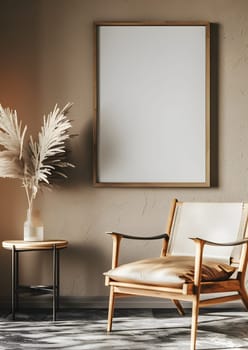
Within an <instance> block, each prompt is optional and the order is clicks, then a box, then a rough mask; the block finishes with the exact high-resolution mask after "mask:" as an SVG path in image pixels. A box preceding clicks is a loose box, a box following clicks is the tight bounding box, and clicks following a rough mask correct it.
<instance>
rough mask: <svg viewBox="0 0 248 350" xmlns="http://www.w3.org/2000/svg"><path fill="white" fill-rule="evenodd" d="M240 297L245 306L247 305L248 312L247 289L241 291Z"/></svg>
mask: <svg viewBox="0 0 248 350" xmlns="http://www.w3.org/2000/svg"><path fill="white" fill-rule="evenodd" d="M239 295H240V297H241V300H242V301H243V304H244V305H245V307H246V309H247V310H248V295H247V292H246V290H245V289H243V288H242V289H240V291H239Z"/></svg>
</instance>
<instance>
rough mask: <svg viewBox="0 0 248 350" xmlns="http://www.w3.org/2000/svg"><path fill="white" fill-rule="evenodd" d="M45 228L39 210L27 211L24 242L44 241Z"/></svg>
mask: <svg viewBox="0 0 248 350" xmlns="http://www.w3.org/2000/svg"><path fill="white" fill-rule="evenodd" d="M43 240H44V227H43V223H42V221H41V218H40V212H39V210H34V209H33V210H30V209H28V210H27V219H26V221H25V222H24V241H43Z"/></svg>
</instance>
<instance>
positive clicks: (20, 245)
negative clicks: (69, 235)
mask: <svg viewBox="0 0 248 350" xmlns="http://www.w3.org/2000/svg"><path fill="white" fill-rule="evenodd" d="M54 245H56V248H57V249H62V248H66V247H67V245H68V241H66V240H63V239H62V240H61V239H55V240H52V239H51V240H47V241H21V240H19V241H12V240H11V241H3V242H2V247H3V248H5V249H13V247H14V246H15V249H18V250H22V249H25V250H29V249H30V250H35V249H37V250H41V249H53V247H54Z"/></svg>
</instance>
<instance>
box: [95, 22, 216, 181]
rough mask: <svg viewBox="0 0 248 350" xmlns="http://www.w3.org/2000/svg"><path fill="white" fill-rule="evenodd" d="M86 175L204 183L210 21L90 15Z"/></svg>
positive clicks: (207, 160)
mask: <svg viewBox="0 0 248 350" xmlns="http://www.w3.org/2000/svg"><path fill="white" fill-rule="evenodd" d="M94 57H95V65H94V70H95V84H94V90H95V93H94V96H95V98H94V126H93V130H94V132H93V142H94V145H93V148H94V149H93V153H94V161H93V163H94V165H93V183H94V185H95V186H101V187H103V186H109V187H113V186H116V187H209V186H210V24H209V23H208V22H96V23H95V55H94Z"/></svg>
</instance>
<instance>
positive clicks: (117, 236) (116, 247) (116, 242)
mask: <svg viewBox="0 0 248 350" xmlns="http://www.w3.org/2000/svg"><path fill="white" fill-rule="evenodd" d="M106 233H107V234H109V235H111V236H112V238H113V250H112V269H113V268H115V267H117V266H118V260H119V251H120V243H121V240H122V238H127V239H139V240H153V239H161V238H163V239H166V241H168V240H169V235H167V233H163V234H162V235H158V236H149V237H142V236H132V235H126V234H123V233H119V232H106Z"/></svg>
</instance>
